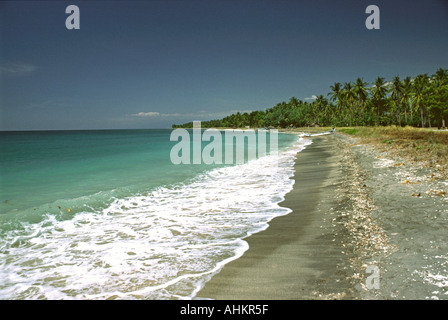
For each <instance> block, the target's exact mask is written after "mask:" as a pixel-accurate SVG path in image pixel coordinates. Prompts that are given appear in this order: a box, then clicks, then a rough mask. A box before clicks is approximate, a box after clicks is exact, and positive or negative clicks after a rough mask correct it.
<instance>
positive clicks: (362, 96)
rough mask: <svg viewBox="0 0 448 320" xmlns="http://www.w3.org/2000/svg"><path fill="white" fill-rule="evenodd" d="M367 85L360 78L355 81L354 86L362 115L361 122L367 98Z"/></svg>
mask: <svg viewBox="0 0 448 320" xmlns="http://www.w3.org/2000/svg"><path fill="white" fill-rule="evenodd" d="M366 86H367V83H366V82H364V81H363V80H362V79H361V78H358V79H356V84H355V93H356V95H357V96H358V101H359V103H360V104H361V113H362V121H363V122H364V120H365V105H366V101H367V97H368V93H367V89H366Z"/></svg>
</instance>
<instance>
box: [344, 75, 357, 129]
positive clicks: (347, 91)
mask: <svg viewBox="0 0 448 320" xmlns="http://www.w3.org/2000/svg"><path fill="white" fill-rule="evenodd" d="M343 95H344V101H345V102H346V103H347V109H348V114H349V123H350V127H351V126H352V117H353V103H354V101H355V99H356V93H355V90H354V88H353V87H352V83H351V82H346V83H344V89H343Z"/></svg>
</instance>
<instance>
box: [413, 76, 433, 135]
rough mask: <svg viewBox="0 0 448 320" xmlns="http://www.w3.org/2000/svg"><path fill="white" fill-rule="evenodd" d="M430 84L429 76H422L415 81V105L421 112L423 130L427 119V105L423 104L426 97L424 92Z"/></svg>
mask: <svg viewBox="0 0 448 320" xmlns="http://www.w3.org/2000/svg"><path fill="white" fill-rule="evenodd" d="M428 83H429V78H428V75H427V74H420V75H418V76H417V77H416V78H415V79H414V85H413V89H414V103H415V105H416V106H417V107H418V109H419V110H420V115H421V119H422V128H424V127H425V122H426V119H425V112H426V108H425V105H424V104H423V99H424V96H425V92H424V91H425V88H426V87H427V85H428ZM428 121H429V119H428ZM429 126H431V123H430V122H429Z"/></svg>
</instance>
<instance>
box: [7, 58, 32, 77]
mask: <svg viewBox="0 0 448 320" xmlns="http://www.w3.org/2000/svg"><path fill="white" fill-rule="evenodd" d="M35 70H37V67H36V66H34V65H32V64H28V63H17V62H7V63H4V64H2V65H0V75H2V76H13V77H14V76H23V75H26V74H30V73H32V72H34V71H35Z"/></svg>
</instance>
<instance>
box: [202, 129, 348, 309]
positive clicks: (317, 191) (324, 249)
mask: <svg viewBox="0 0 448 320" xmlns="http://www.w3.org/2000/svg"><path fill="white" fill-rule="evenodd" d="M339 161H340V155H339V153H338V152H337V150H336V147H335V145H334V137H333V136H324V137H316V138H314V141H313V144H311V145H310V146H308V147H307V148H306V149H305V150H303V151H302V152H300V153H298V156H297V160H296V165H295V170H296V172H295V176H294V179H295V181H296V182H295V185H294V189H293V190H292V191H291V192H290V193H288V194H287V195H286V197H285V200H284V202H282V203H280V205H281V206H284V207H288V208H291V209H292V210H293V212H291V213H290V214H288V215H286V216H282V217H277V218H275V219H273V220H272V221H271V222H270V223H269V225H270V226H269V228H268V229H266V230H264V231H262V232H260V233H257V234H254V235H252V236H250V237H248V238H247V239H246V240H247V242H248V243H249V249H248V251H246V253H245V254H244V255H243V256H242V257H241V258H239V259H237V260H234V261H232V262H230V263H229V264H227V265H225V267H224V268H223V269H222V271H221V272H220V273H219V274H217V275H216V276H214V277H213V278H212V279H211V280H210V281H209V282H208V283H207V284H206V285H205V287H204V288H203V289H202V290H201V291H200V292H199V293H198V295H197V297H206V298H212V299H236V300H243V299H256V300H263V299H308V298H314V297H316V296H319V294H323V295H326V296H328V295H329V293H330V295H331V297H333V296H334V295H341V296H342V295H344V296H345V295H346V293H344V292H346V291H347V290H348V288H349V282H348V281H346V280H344V279H346V278H347V275H345V274H343V273H344V271H343V269H344V265H346V264H347V259H346V257H345V255H344V253H342V252H341V250H340V246H339V245H338V241H335V236H334V234H333V232H334V230H333V229H332V228H331V227H330V224H331V223H330V219H328V217H327V215H328V213H329V209H330V207H332V206H334V205H335V201H336V200H335V194H334V193H335V190H336V186H337V184H338V182H339V178H340V176H341V174H340V172H339V170H338V169H339ZM341 279H342V280H341Z"/></svg>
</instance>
